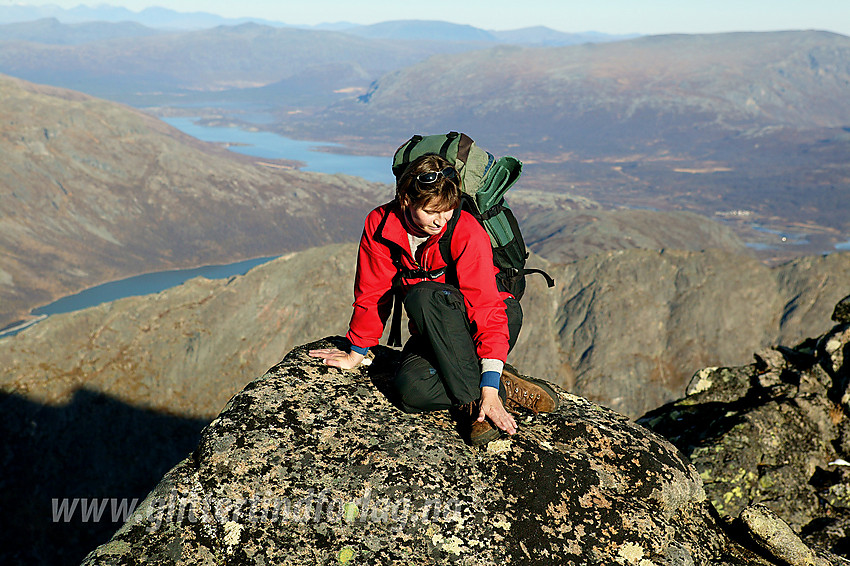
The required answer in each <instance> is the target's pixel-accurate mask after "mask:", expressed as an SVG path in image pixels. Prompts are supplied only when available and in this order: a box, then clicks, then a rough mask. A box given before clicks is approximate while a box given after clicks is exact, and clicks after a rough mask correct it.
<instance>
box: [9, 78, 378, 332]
mask: <svg viewBox="0 0 850 566" xmlns="http://www.w3.org/2000/svg"><path fill="white" fill-rule="evenodd" d="M0 99H2V101H3V105H4V111H5V112H6V121H5V122H4V123H3V124H0V150H2V152H3V154H4V163H3V169H4V172H5V176H4V180H3V181H2V182H0V213H2V217H0V226H2V228H3V229H2V233H1V234H2V235H0V247H2V249H3V250H4V252H5V258H6V259H5V260H4V262H3V265H2V267H0V297H2V309H0V311H2V312H0V326H5V325H6V324H8V323H10V322H13V321H14V320H18V319H20V318H22V316H23V315H24V313H25V312H27V311H28V310H29V309H30V308H33V307H35V306H38V305H39V304H45V303H48V302H50V301H51V300H55V299H56V298H59V297H60V296H63V295H67V294H70V293H72V292H76V291H80V290H82V289H83V288H86V287H89V286H92V285H94V284H96V283H103V282H105V281H108V280H112V279H117V278H121V277H127V276H130V275H137V274H139V273H142V272H146V271H151V270H156V269H168V268H171V269H173V268H177V267H195V266H198V265H204V264H209V263H217V262H221V260H222V258H226V259H228V260H230V261H235V260H238V259H248V258H253V257H262V256H270V255H280V254H282V253H284V252H286V251H292V250H294V249H298V248H302V247H308V246H310V245H313V244H316V243H329V242H331V241H350V240H353V239H356V237H357V235H358V234H359V232H360V231H361V230H362V224H361V221H360V218H362V217H364V216H365V214H366V212H367V211H368V210H369V209H370V207H371V205H372V203H373V202H375V201H377V200H379V199H380V198H384V197H383V196H378V195H382V194H385V193H386V192H388V189H387V187H386V186H385V185H380V184H376V183H369V182H366V181H363V180H361V179H357V178H354V177H347V176H344V175H342V176H330V175H321V174H317V173H302V172H299V171H294V170H292V169H291V165H288V164H286V163H285V162H275V161H274V160H265V159H254V158H249V157H246V156H241V155H238V154H235V153H232V152H228V151H227V150H225V149H223V148H221V147H218V146H214V145H211V144H204V143H202V142H200V141H198V140H195V139H194V138H190V137H189V136H186V135H185V134H182V133H180V132H178V131H177V130H175V129H173V128H171V127H170V126H167V125H166V124H164V123H163V122H160V121H159V120H157V119H155V118H153V117H151V116H149V115H146V114H143V113H141V112H139V111H136V110H132V109H130V108H128V107H123V106H121V105H118V104H115V103H110V102H106V101H102V100H97V99H94V98H92V97H89V96H87V95H83V94H81V93H77V92H73V91H67V90H62V89H57V88H53V87H44V86H39V85H33V84H31V83H26V82H24V81H21V80H19V79H11V78H6V77H0ZM329 209H333V210H334V211H335V212H336V213H339V214H341V215H342V216H341V217H339V218H337V217H333V219H331V217H332V215H331V214H330V213H329ZM45 272H47V273H50V274H51V276H50V277H44V276H43V274H44V273H45Z"/></svg>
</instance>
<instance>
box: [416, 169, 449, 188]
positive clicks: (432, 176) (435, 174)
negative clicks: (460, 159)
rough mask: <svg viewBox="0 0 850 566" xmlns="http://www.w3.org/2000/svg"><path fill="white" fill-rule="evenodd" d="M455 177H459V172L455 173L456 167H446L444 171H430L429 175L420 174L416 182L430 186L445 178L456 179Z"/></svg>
mask: <svg viewBox="0 0 850 566" xmlns="http://www.w3.org/2000/svg"><path fill="white" fill-rule="evenodd" d="M455 175H457V171H455V168H454V167H451V166H449V167H446V168H445V169H443V170H442V171H429V172H428V173H420V174H419V175H417V176H416V180H417V181H419V182H420V183H422V184H424V185H430V184H431V183H434V182H436V181H437V179H439V178H440V177H443V178H445V179H454V178H455Z"/></svg>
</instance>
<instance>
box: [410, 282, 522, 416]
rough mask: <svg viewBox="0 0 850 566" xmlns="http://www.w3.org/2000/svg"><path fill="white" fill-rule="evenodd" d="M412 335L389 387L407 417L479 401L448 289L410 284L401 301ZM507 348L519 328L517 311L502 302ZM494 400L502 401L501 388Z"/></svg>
mask: <svg viewBox="0 0 850 566" xmlns="http://www.w3.org/2000/svg"><path fill="white" fill-rule="evenodd" d="M404 308H405V311H407V315H408V317H410V320H411V321H412V322H413V324H414V325H415V326H416V329H417V330H418V334H414V335H413V336H411V337H410V339H409V340H408V341H407V343H406V344H405V345H404V349H403V350H402V361H401V366H400V367H399V369H398V372H397V373H396V376H395V379H394V381H393V386H394V388H395V389H396V392H397V394H398V396H399V399H400V402H401V406H402V409H403V410H404V411H406V412H408V413H419V412H423V411H436V410H441V409H448V408H449V407H452V406H457V405H464V404H466V403H469V402H470V401H477V400H478V399H480V398H481V387H480V383H481V367H480V364H479V360H478V355H477V353H476V351H475V343H474V342H473V340H472V332H471V329H470V322H469V319H468V318H467V315H466V306H465V305H464V303H463V295H462V294H461V292H460V291H459V290H458V289H457V288H456V287H454V286H452V285H447V284H445V283H437V282H434V281H425V282H422V283H418V284H416V285H414V286H413V287H412V288H411V289H410V291H409V292H408V293H407V296H406V297H405V299H404ZM505 310H506V312H507V315H508V332H509V334H510V339H509V347H510V348H513V347H514V344H515V343H516V339H517V336H518V335H519V330H520V327H521V326H522V308H521V307H520V304H519V301H517V300H516V299H512V298H511V299H507V300H505ZM499 396H500V397H501V398H502V400H503V401H504V399H505V391H504V387H503V386H501V385H500V387H499Z"/></svg>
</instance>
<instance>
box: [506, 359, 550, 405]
mask: <svg viewBox="0 0 850 566" xmlns="http://www.w3.org/2000/svg"><path fill="white" fill-rule="evenodd" d="M503 371H506V372H508V375H512V376H513V377H515V378H517V379H521V380H523V381H527V382H529V383H533V384H534V385H536V386H538V387H539V388H540V389H542V390H543V391H545V392H546V393H548V394H549V397H551V398H552V400H553V401H554V402H555V406H554V407H552V410H551V411H549V412H551V413H554V412H555V411H557V410H558V409H560V408H561V398H560V397H559V396H558V393H557V392H556V391H555V389H554V388H552V386H551V385H550V384H549V382H548V381H546V380H544V379H539V378H537V377H529V376H527V375H522V374H521V373H520V372H518V371H517V369H516V368H515V367H513V366H512V365H510V364H505V368H504V370H503Z"/></svg>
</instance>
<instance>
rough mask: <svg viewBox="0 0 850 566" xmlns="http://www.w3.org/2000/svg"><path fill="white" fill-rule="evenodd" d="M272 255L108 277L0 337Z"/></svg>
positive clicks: (243, 267)
mask: <svg viewBox="0 0 850 566" xmlns="http://www.w3.org/2000/svg"><path fill="white" fill-rule="evenodd" d="M273 259H275V256H272V257H261V258H256V259H249V260H245V261H238V262H235V263H229V264H224V265H205V266H202V267H195V268H192V269H172V270H169V271H156V272H153V273H144V274H142V275H136V276H135V277H128V278H126V279H120V280H118V281H111V282H109V283H104V284H102V285H97V286H95V287H90V288H88V289H85V290H83V291H80V292H79V293H76V294H74V295H68V296H67V297H62V298H61V299H59V300H58V301H54V302H52V303H50V304H49V305H45V306H43V307H39V308H37V309H33V310H32V311H30V314H31V315H33V316H35V317H36V318H35V319H33V320H29V321H27V322H25V323H21V324H17V325H13V326H10V327H9V328H5V329H0V338H3V337H6V336H14V335H15V334H17V333H18V332H20V331H22V330H24V329H25V328H28V327H30V326H32V325H33V324H35V323H37V322H40V321H42V320H44V319H45V318H47V317H48V316H50V315H53V314H61V313H65V312H74V311H78V310H82V309H87V308H89V307H96V306H97V305H99V304H102V303H108V302H110V301H116V300H118V299H123V298H124V297H135V296H139V295H150V294H152V293H159V292H161V291H164V290H166V289H170V288H171V287H176V286H178V285H182V284H183V283H185V282H186V281H188V280H190V279H194V278H195V277H206V278H207V279H226V278H228V277H233V276H234V275H245V274H246V273H247V272H248V271H250V270H251V269H253V268H254V267H257V266H258V265H262V264H264V263H267V262H269V261H271V260H273Z"/></svg>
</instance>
